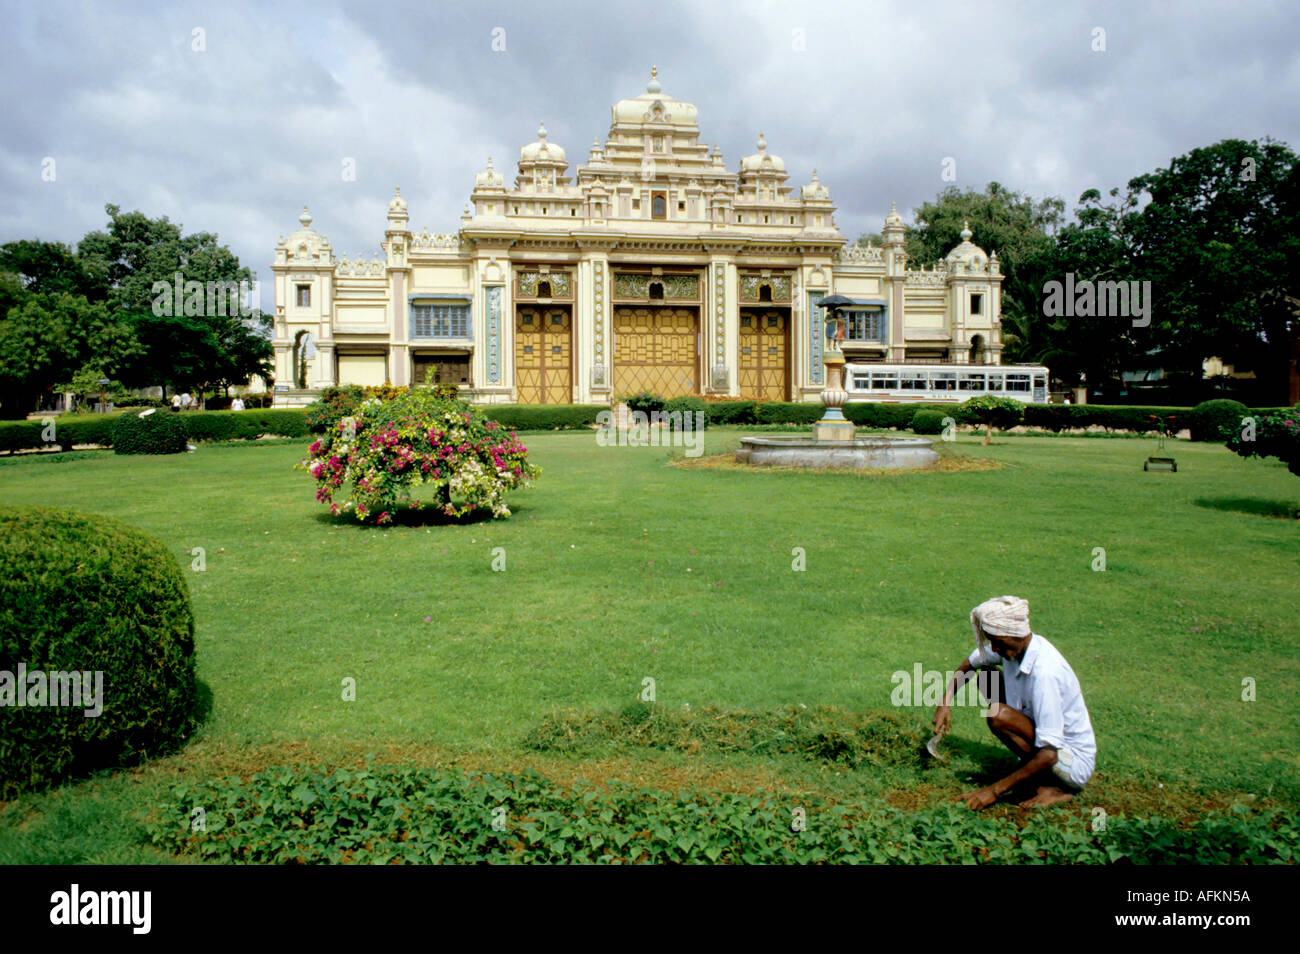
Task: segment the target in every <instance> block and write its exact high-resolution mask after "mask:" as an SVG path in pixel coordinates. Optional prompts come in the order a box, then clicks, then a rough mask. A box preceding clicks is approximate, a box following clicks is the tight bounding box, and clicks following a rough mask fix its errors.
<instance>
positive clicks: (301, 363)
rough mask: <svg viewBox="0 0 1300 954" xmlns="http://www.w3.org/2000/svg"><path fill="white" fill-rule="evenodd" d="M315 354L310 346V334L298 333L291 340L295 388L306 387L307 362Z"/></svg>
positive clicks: (314, 350) (305, 332)
mask: <svg viewBox="0 0 1300 954" xmlns="http://www.w3.org/2000/svg"><path fill="white" fill-rule="evenodd" d="M315 353H316V348H315V346H314V345H313V344H312V340H311V333H310V332H308V331H300V332H298V333H297V334H296V335H294V338H293V384H294V387H296V388H305V387H307V361H308V359H309V358H311V357H312V356H313V355H314V354H315Z"/></svg>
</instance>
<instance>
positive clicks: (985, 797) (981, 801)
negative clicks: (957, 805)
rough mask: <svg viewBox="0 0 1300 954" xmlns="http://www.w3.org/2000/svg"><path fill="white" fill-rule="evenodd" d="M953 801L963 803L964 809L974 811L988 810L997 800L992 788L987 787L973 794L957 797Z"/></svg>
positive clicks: (968, 793)
mask: <svg viewBox="0 0 1300 954" xmlns="http://www.w3.org/2000/svg"><path fill="white" fill-rule="evenodd" d="M953 800H954V801H958V802H965V803H966V807H967V808H970V809H973V810H974V811H980V810H981V809H985V808H988V807H989V806H990V805H992V804H993V803H994V802H996V801H997V800H998V796H997V793H996V792H994V791H993V786H991V785H989V786H986V787H985V788H981V789H979V790H978V791H975V792H967V793H966V794H965V795H958V796H957V797H956V798H955V799H953Z"/></svg>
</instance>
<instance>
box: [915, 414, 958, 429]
mask: <svg viewBox="0 0 1300 954" xmlns="http://www.w3.org/2000/svg"><path fill="white" fill-rule="evenodd" d="M950 417H951V418H953V420H956V418H955V417H954V416H953V413H952V412H951V411H941V410H936V409H934V408H928V407H923V408H921V409H920V410H919V411H917V412H916V413H915V414H913V415H912V430H913V431H915V432H916V433H917V434H942V433H943V422H944V421H945V420H947V419H948V418H950Z"/></svg>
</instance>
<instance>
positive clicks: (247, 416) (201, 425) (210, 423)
mask: <svg viewBox="0 0 1300 954" xmlns="http://www.w3.org/2000/svg"><path fill="white" fill-rule="evenodd" d="M180 418H181V420H182V421H184V422H185V430H186V433H188V434H189V436H190V440H193V441H238V440H246V441H251V440H256V439H257V438H259V437H261V436H262V435H263V434H274V435H275V436H277V437H305V436H306V435H307V433H308V431H307V417H306V415H305V414H304V413H303V412H302V411H301V410H298V409H296V408H276V409H273V410H272V409H266V410H251V411H182V412H181V413H180Z"/></svg>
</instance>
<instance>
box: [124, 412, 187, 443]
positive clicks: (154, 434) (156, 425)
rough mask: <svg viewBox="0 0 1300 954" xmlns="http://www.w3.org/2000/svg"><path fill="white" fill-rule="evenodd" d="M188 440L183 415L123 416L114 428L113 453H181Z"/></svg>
mask: <svg viewBox="0 0 1300 954" xmlns="http://www.w3.org/2000/svg"><path fill="white" fill-rule="evenodd" d="M185 438H186V433H185V424H184V422H182V421H181V417H180V415H179V414H167V413H163V412H162V411H154V412H153V413H152V414H149V413H146V414H145V415H144V416H143V417H142V416H141V415H139V414H135V413H130V414H123V415H122V416H121V417H119V418H118V419H117V423H115V424H114V425H113V450H114V451H116V452H117V453H119V454H181V453H184V452H185Z"/></svg>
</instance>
